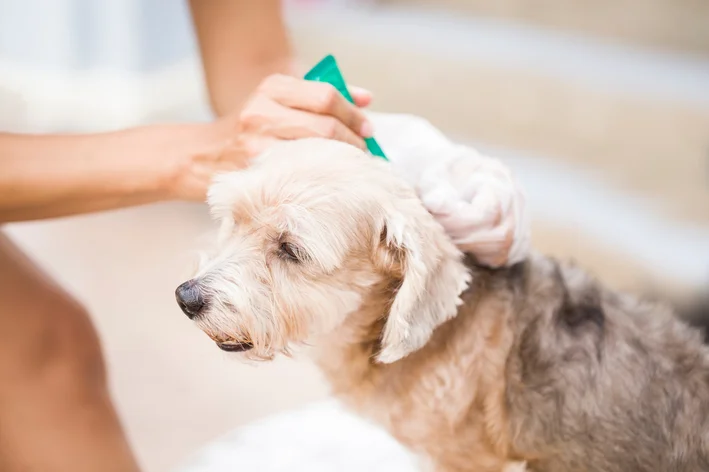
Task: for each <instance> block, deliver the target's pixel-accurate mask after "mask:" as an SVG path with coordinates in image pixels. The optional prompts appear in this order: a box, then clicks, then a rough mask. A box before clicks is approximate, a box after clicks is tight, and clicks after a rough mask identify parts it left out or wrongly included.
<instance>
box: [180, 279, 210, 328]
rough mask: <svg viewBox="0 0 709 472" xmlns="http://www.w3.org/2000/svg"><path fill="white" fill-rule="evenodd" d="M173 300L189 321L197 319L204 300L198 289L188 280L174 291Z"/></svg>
mask: <svg viewBox="0 0 709 472" xmlns="http://www.w3.org/2000/svg"><path fill="white" fill-rule="evenodd" d="M175 298H176V299H177V304H178V305H180V308H181V309H182V311H183V312H185V315H187V317H188V318H189V319H191V320H193V319H194V318H195V317H197V316H198V315H199V313H200V311H202V308H204V298H203V297H202V294H201V293H200V290H199V287H198V286H197V284H196V283H195V282H194V281H193V280H188V281H187V282H185V283H183V284H182V285H180V286H179V287H177V289H176V290H175Z"/></svg>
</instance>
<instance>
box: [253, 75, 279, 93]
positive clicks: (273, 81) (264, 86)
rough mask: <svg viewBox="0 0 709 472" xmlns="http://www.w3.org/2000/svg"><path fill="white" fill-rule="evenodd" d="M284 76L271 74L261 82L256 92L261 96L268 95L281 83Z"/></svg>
mask: <svg viewBox="0 0 709 472" xmlns="http://www.w3.org/2000/svg"><path fill="white" fill-rule="evenodd" d="M283 80H284V76H283V75H282V74H271V75H269V76H268V77H266V78H265V79H263V80H262V81H261V83H260V84H259V86H258V87H257V91H258V92H259V93H262V94H266V95H267V94H268V93H269V92H270V91H272V90H273V89H274V88H276V87H278V86H279V85H280V84H282V83H283Z"/></svg>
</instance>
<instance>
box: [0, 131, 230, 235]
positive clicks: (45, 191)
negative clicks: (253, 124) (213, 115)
mask: <svg viewBox="0 0 709 472" xmlns="http://www.w3.org/2000/svg"><path fill="white" fill-rule="evenodd" d="M217 141H218V137H217V133H216V132H215V131H214V130H213V129H212V127H210V126H208V125H201V124H200V125H174V126H170V125H168V126H150V127H141V128H134V129H129V130H124V131H118V132H110V133H100V134H86V135H17V134H9V133H0V168H1V169H2V172H0V222H8V221H20V220H32V219H41V218H51V217H59V216H66V215H72V214H77V213H87V212H93V211H101V210H109V209H114V208H120V207H126V206H132V205H139V204H143V203H150V202H155V201H161V200H167V199H171V198H175V197H180V196H183V195H185V196H186V195H188V194H189V193H191V192H194V190H190V189H189V186H190V185H193V184H192V183H191V182H189V181H187V182H183V180H186V179H188V178H187V177H186V176H187V175H189V174H196V173H198V172H199V168H198V166H196V165H193V164H192V163H194V162H198V161H199V160H200V158H201V157H200V156H206V155H209V154H210V152H213V149H215V146H218V142H217ZM202 159H204V157H202ZM182 167H184V168H185V169H183V168H182ZM187 167H191V168H192V169H191V170H190V171H189V172H188V171H187V169H186V168H187ZM190 180H191V179H190Z"/></svg>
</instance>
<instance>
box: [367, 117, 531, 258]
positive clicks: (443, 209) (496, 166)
mask: <svg viewBox="0 0 709 472" xmlns="http://www.w3.org/2000/svg"><path fill="white" fill-rule="evenodd" d="M367 116H368V117H369V119H370V121H371V122H372V124H373V126H374V134H375V137H376V138H377V141H378V142H379V144H380V145H381V147H382V149H383V150H384V152H385V153H386V155H387V157H388V158H389V160H390V161H391V165H392V167H393V168H394V170H395V171H396V172H397V173H398V174H399V175H401V176H402V177H403V178H405V179H406V180H407V181H408V182H409V183H411V184H412V185H413V186H414V188H415V189H416V191H417V192H418V195H419V197H420V198H421V200H422V201H423V203H424V205H425V206H426V208H427V209H428V210H429V211H430V212H431V214H433V216H434V217H435V218H436V219H437V220H438V222H439V223H441V225H442V226H443V227H444V228H445V230H446V232H447V233H448V235H449V236H450V237H451V239H452V240H453V242H454V243H455V244H456V245H457V246H458V247H459V248H460V249H461V250H463V251H465V252H469V253H471V254H473V255H474V256H475V258H476V259H477V261H478V262H479V263H481V264H484V265H487V266H490V267H501V266H505V265H512V264H514V263H517V262H519V261H521V260H523V259H524V258H526V257H527V255H528V254H529V251H530V226H531V223H530V220H529V214H528V213H529V212H528V210H527V204H526V198H525V195H524V193H523V192H522V188H521V186H520V185H519V184H518V183H517V181H516V180H515V179H514V177H513V176H512V173H511V171H510V169H509V168H508V167H507V166H505V165H504V164H502V163H501V162H500V161H498V160H496V159H492V158H490V157H487V156H483V155H481V154H480V153H478V152H477V151H475V150H474V149H472V148H470V147H467V146H462V145H457V144H455V143H453V142H451V141H450V140H449V139H448V138H446V136H445V135H444V134H443V133H441V132H440V131H439V130H438V129H437V128H435V127H434V126H433V125H431V124H430V123H429V122H428V121H426V120H424V119H423V118H420V117H417V116H414V115H405V114H388V113H374V112H369V113H368V114H367Z"/></svg>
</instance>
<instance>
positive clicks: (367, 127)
mask: <svg viewBox="0 0 709 472" xmlns="http://www.w3.org/2000/svg"><path fill="white" fill-rule="evenodd" d="M359 134H360V135H361V136H362V137H363V138H371V137H372V136H373V135H374V128H372V123H370V122H369V121H365V122H364V123H362V128H361V129H360V130H359Z"/></svg>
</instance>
